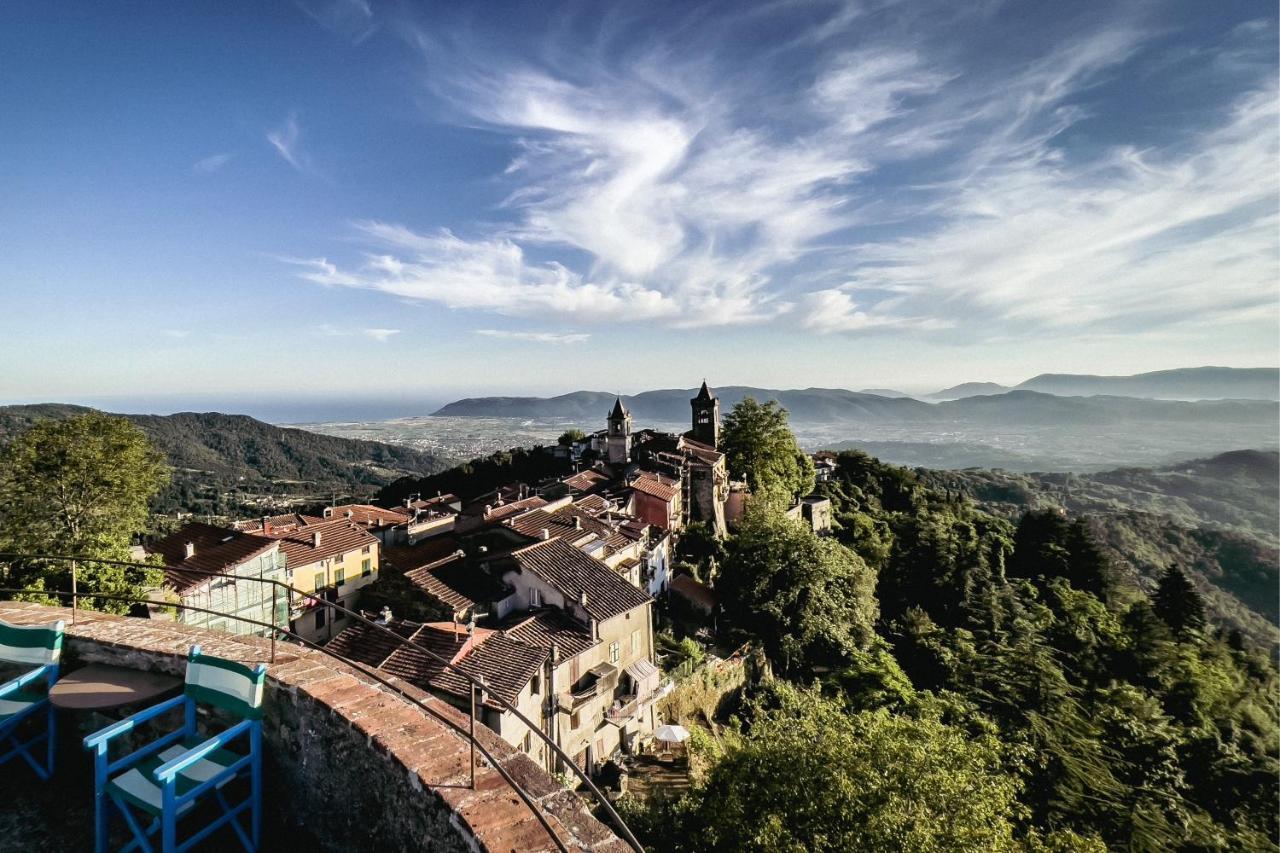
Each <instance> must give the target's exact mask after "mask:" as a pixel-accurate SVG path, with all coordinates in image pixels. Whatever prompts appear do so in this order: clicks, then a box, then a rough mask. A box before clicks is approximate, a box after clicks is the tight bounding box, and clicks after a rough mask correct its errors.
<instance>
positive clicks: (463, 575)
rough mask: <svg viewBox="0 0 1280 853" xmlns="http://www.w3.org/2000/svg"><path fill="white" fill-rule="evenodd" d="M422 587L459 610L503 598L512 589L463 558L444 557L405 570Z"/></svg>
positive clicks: (406, 575) (411, 580)
mask: <svg viewBox="0 0 1280 853" xmlns="http://www.w3.org/2000/svg"><path fill="white" fill-rule="evenodd" d="M404 576H405V578H406V579H407V580H408V581H409V582H410V583H412V584H413V585H414V586H416V587H417V588H418V589H420V590H422V591H423V592H425V593H427V594H428V595H430V596H432V597H433V598H436V599H439V600H440V601H442V602H444V603H445V605H447V606H449V607H452V608H453V609H454V610H455V611H460V610H471V609H472V608H474V607H475V606H476V605H483V604H489V603H491V602H495V601H501V600H502V599H504V598H506V597H507V596H509V595H511V593H512V592H513V590H512V588H511V587H510V586H508V585H507V584H505V583H503V582H502V581H501V580H499V579H497V578H495V577H493V576H492V575H490V574H488V573H487V572H484V571H482V570H481V569H480V568H479V567H477V566H475V565H473V564H471V563H470V562H468V561H467V560H465V559H463V558H460V557H454V556H450V557H445V558H444V559H442V560H440V561H438V562H435V563H431V564H429V565H425V566H420V567H419V568H416V569H412V570H410V571H407V572H405V573H404Z"/></svg>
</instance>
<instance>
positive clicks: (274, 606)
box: [271, 584, 280, 663]
mask: <svg viewBox="0 0 1280 853" xmlns="http://www.w3.org/2000/svg"><path fill="white" fill-rule="evenodd" d="M279 594H280V587H278V586H276V585H275V584H272V585H271V628H272V630H271V662H272V663H275V662H276V634H278V633H279V631H276V630H275V628H276V622H277V621H279V619H280V610H279V609H278V602H277V599H278V597H279Z"/></svg>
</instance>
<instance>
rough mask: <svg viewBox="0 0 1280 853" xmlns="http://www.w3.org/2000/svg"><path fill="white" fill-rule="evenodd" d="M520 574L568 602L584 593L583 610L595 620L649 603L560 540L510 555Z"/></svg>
mask: <svg viewBox="0 0 1280 853" xmlns="http://www.w3.org/2000/svg"><path fill="white" fill-rule="evenodd" d="M511 559H512V561H514V563H515V564H516V566H517V567H518V568H519V569H520V570H521V571H528V572H531V573H533V574H534V575H536V576H538V577H539V578H541V579H542V580H543V581H544V582H546V583H547V584H549V585H551V586H552V587H554V588H555V589H556V590H558V591H559V592H560V593H561V594H562V595H564V596H565V597H566V598H567V599H569V600H570V601H572V602H575V603H580V602H581V600H582V596H583V594H584V593H585V594H586V598H587V603H586V605H585V608H584V609H585V610H586V611H587V613H588V614H590V615H591V616H592V617H593V618H595V619H608V618H610V617H612V616H617V615H618V614H620V613H625V612H626V611H628V610H631V609H632V608H634V607H640V606H642V605H644V604H645V603H647V602H648V601H649V600H650V599H649V596H647V595H645V594H644V593H643V592H641V591H640V590H638V589H636V588H635V587H634V586H632V585H631V584H629V583H627V581H626V580H624V579H623V578H621V577H619V576H618V575H617V574H616V573H615V572H614V571H613V570H612V569H610V568H609V567H608V566H606V565H605V564H604V563H602V562H600V561H599V560H597V559H595V558H594V557H589V556H587V555H586V554H584V553H582V552H581V551H579V550H578V549H577V548H575V547H573V546H572V545H570V544H569V543H568V542H565V541H563V540H561V539H550V540H547V541H546V542H537V543H535V544H533V545H530V546H528V547H527V548H521V549H519V550H518V551H513V552H512V553H511Z"/></svg>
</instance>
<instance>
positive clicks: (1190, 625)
mask: <svg viewBox="0 0 1280 853" xmlns="http://www.w3.org/2000/svg"><path fill="white" fill-rule="evenodd" d="M1152 603H1153V605H1154V607H1155V611H1156V615H1157V616H1159V617H1160V618H1161V619H1163V620H1164V621H1165V624H1166V625H1168V626H1169V627H1170V628H1171V629H1173V633H1174V634H1175V635H1176V636H1178V637H1179V638H1180V639H1186V638H1187V637H1189V636H1191V635H1192V634H1196V633H1199V632H1200V630H1201V629H1203V628H1204V600H1203V599H1202V598H1201V597H1200V593H1199V592H1197V591H1196V588H1195V587H1194V586H1192V584H1191V581H1189V580H1188V579H1187V576H1186V575H1185V574H1183V573H1182V569H1179V568H1178V567H1177V566H1176V565H1172V564H1171V565H1170V566H1169V568H1167V569H1165V572H1164V576H1163V577H1161V578H1160V585H1159V586H1158V587H1156V594H1155V596H1154V598H1153V602H1152Z"/></svg>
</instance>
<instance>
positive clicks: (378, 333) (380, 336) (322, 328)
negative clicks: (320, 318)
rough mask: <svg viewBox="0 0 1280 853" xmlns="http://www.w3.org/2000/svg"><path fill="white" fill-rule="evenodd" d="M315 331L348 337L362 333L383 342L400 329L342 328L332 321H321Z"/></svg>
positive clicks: (325, 334) (334, 336) (330, 336)
mask: <svg viewBox="0 0 1280 853" xmlns="http://www.w3.org/2000/svg"><path fill="white" fill-rule="evenodd" d="M316 331H317V332H319V333H320V334H322V335H324V336H325V337H327V338H350V337H355V336H357V335H363V336H364V337H367V338H373V339H374V340H375V341H377V342H378V343H380V344H385V343H386V342H387V341H389V340H391V339H392V338H393V337H395V336H396V335H398V334H400V329H344V328H341V327H339V326H335V325H333V324H332V323H322V324H320V325H319V326H317V327H316Z"/></svg>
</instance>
